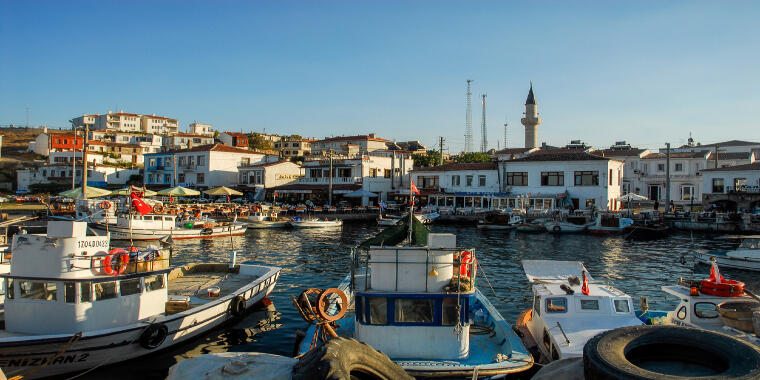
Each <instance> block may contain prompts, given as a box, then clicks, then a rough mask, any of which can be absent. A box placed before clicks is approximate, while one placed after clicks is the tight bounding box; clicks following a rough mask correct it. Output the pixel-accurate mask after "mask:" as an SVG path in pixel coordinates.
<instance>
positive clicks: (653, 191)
mask: <svg viewBox="0 0 760 380" xmlns="http://www.w3.org/2000/svg"><path fill="white" fill-rule="evenodd" d="M649 199H650V200H653V201H658V200H660V186H659V185H649Z"/></svg>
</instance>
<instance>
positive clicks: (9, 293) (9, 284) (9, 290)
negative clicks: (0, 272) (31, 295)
mask: <svg viewBox="0 0 760 380" xmlns="http://www.w3.org/2000/svg"><path fill="white" fill-rule="evenodd" d="M5 289H6V291H5V297H6V298H8V299H11V300H12V299H13V279H12V278H6V279H5Z"/></svg>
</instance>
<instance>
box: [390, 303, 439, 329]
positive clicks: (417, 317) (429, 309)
mask: <svg viewBox="0 0 760 380" xmlns="http://www.w3.org/2000/svg"><path fill="white" fill-rule="evenodd" d="M433 310H435V300H433V299H425V298H396V318H395V321H396V322H413V323H414V322H416V323H432V322H433Z"/></svg>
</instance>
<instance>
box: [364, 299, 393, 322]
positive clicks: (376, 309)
mask: <svg viewBox="0 0 760 380" xmlns="http://www.w3.org/2000/svg"><path fill="white" fill-rule="evenodd" d="M368 298H369V323H370V324H371V325H384V324H386V323H388V308H387V302H388V301H387V300H386V298H385V297H368Z"/></svg>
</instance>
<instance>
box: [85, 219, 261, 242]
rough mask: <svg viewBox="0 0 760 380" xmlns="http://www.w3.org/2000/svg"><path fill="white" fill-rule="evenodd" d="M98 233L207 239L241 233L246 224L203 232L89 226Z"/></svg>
mask: <svg viewBox="0 0 760 380" xmlns="http://www.w3.org/2000/svg"><path fill="white" fill-rule="evenodd" d="M91 228H92V229H93V230H95V231H97V232H98V233H103V234H105V232H109V233H110V234H111V240H158V239H159V238H162V237H164V236H171V237H172V239H207V238H215V237H229V236H238V235H243V234H244V233H245V230H246V229H247V226H246V225H245V224H242V223H239V224H235V225H230V226H215V227H213V228H211V231H210V232H208V233H204V230H207V229H200V228H189V229H184V228H177V229H170V230H135V229H132V230H131V231H130V229H129V228H124V227H117V226H109V227H108V229H107V230H106V228H105V227H104V226H103V225H94V226H92V227H91Z"/></svg>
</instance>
